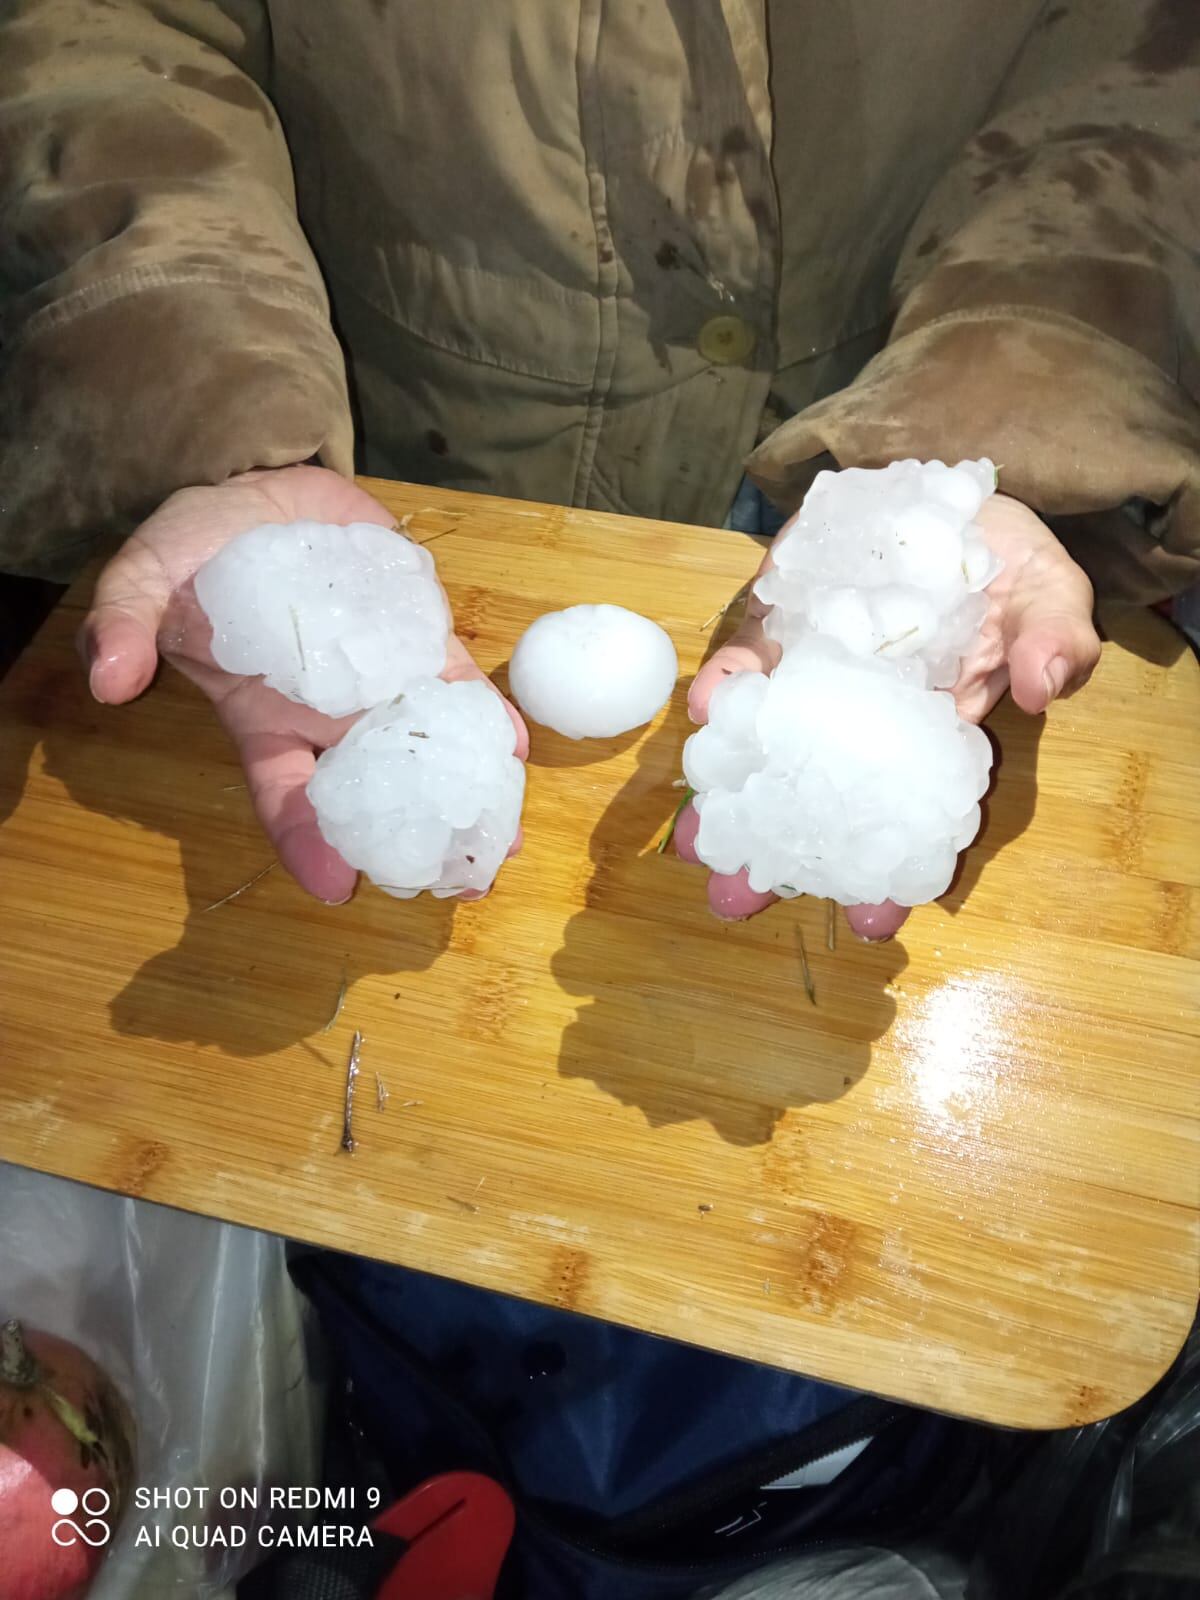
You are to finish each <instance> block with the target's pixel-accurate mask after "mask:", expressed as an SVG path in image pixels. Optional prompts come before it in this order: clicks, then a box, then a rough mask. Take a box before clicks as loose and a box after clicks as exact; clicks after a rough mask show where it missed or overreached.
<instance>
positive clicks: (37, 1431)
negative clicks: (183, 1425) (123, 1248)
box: [0, 1321, 133, 1600]
mask: <svg viewBox="0 0 1200 1600" xmlns="http://www.w3.org/2000/svg"><path fill="white" fill-rule="evenodd" d="M132 1476H133V1419H132V1418H131V1416H130V1414H129V1410H128V1408H127V1407H126V1405H125V1402H124V1400H122V1398H121V1396H120V1394H119V1393H118V1391H117V1389H116V1386H115V1385H114V1384H113V1383H112V1382H111V1380H110V1379H109V1378H108V1377H107V1376H106V1375H105V1374H104V1372H102V1371H101V1369H100V1368H99V1367H98V1366H97V1365H96V1363H95V1362H94V1361H93V1360H92V1359H91V1357H90V1356H86V1355H84V1353H83V1351H82V1350H80V1349H79V1348H78V1347H77V1346H76V1345H73V1344H69V1343H68V1342H67V1341H66V1340H65V1339H56V1338H55V1337H54V1336H53V1334H49V1333H40V1332H38V1331H37V1330H35V1329H23V1328H22V1327H21V1324H20V1323H19V1322H15V1321H14V1322H6V1323H4V1324H3V1326H2V1327H0V1600H80V1597H81V1596H82V1595H85V1594H86V1593H87V1591H88V1589H89V1587H90V1586H91V1582H92V1579H93V1577H94V1576H95V1574H96V1570H97V1568H98V1567H99V1566H100V1563H101V1562H102V1561H103V1559H104V1554H105V1550H106V1549H107V1547H108V1542H109V1539H110V1538H111V1536H112V1532H113V1529H114V1528H115V1527H116V1524H117V1519H118V1517H119V1516H120V1514H121V1508H122V1506H123V1504H124V1502H125V1498H126V1496H127V1495H128V1493H129V1487H130V1482H131V1479H132ZM72 1524H73V1525H74V1526H73V1527H72V1526H71V1525H72Z"/></svg>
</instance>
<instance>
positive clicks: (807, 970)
mask: <svg viewBox="0 0 1200 1600" xmlns="http://www.w3.org/2000/svg"><path fill="white" fill-rule="evenodd" d="M796 944H797V946H798V947H799V950H800V974H801V976H802V977H803V979H804V992H805V994H806V995H807V996H808V998H809V1002H810V1004H812V1005H814V1006H815V1005H816V1003H817V986H816V984H815V983H814V982H813V975H812V968H811V967H810V966H809V964H808V951H807V950H806V949H805V947H804V929H803V928H802V927H801V926H800V924H799V923H797V924H796Z"/></svg>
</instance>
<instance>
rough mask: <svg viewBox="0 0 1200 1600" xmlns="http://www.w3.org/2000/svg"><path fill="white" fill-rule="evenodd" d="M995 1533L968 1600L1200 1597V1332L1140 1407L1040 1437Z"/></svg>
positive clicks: (1003, 1501) (1004, 1499) (998, 1505)
mask: <svg viewBox="0 0 1200 1600" xmlns="http://www.w3.org/2000/svg"><path fill="white" fill-rule="evenodd" d="M987 1527H988V1535H987V1538H986V1539H985V1540H984V1542H983V1544H982V1547H981V1549H980V1551H979V1553H978V1555H977V1557H976V1560H975V1562H974V1563H973V1565H972V1569H971V1580H970V1583H969V1585H968V1588H967V1595H968V1600H1012V1597H1013V1596H1014V1595H1020V1596H1022V1597H1023V1600H1049V1597H1054V1600H1165V1597H1166V1596H1168V1595H1169V1596H1172V1597H1173V1596H1175V1595H1179V1596H1183V1595H1185V1594H1187V1595H1195V1594H1200V1322H1198V1323H1197V1324H1195V1325H1194V1326H1193V1328H1192V1332H1191V1335H1190V1337H1189V1338H1188V1340H1187V1343H1186V1344H1185V1345H1184V1347H1183V1350H1182V1351H1181V1352H1180V1354H1179V1356H1178V1357H1177V1358H1176V1360H1175V1362H1174V1364H1173V1365H1172V1367H1171V1369H1170V1371H1169V1372H1168V1373H1167V1374H1166V1375H1165V1377H1163V1378H1162V1379H1161V1380H1160V1381H1159V1383H1158V1384H1156V1385H1155V1387H1154V1388H1153V1389H1152V1390H1151V1391H1150V1393H1149V1394H1148V1395H1146V1396H1145V1398H1144V1399H1142V1400H1139V1401H1138V1402H1137V1404H1136V1405H1133V1406H1131V1407H1130V1408H1129V1409H1128V1410H1127V1411H1122V1412H1120V1413H1119V1414H1118V1415H1117V1416H1115V1417H1109V1418H1108V1419H1107V1420H1106V1421H1104V1422H1095V1423H1092V1424H1091V1425H1090V1426H1089V1427H1086V1428H1068V1429H1064V1430H1062V1431H1060V1432H1055V1433H1048V1434H1043V1435H1039V1436H1037V1437H1036V1438H1035V1440H1034V1441H1033V1443H1032V1444H1031V1445H1030V1447H1029V1450H1028V1452H1027V1454H1026V1455H1025V1457H1024V1459H1023V1462H1022V1465H1021V1467H1020V1469H1019V1470H1018V1471H1017V1472H1016V1474H1015V1475H1014V1476H1013V1478H1012V1479H1011V1481H1010V1482H1009V1483H1008V1485H1007V1486H1006V1488H1005V1489H1004V1491H1003V1493H1002V1494H1001V1495H1000V1496H999V1497H998V1499H997V1501H996V1502H995V1504H994V1506H993V1507H992V1509H991V1511H990V1512H989V1515H988V1520H987Z"/></svg>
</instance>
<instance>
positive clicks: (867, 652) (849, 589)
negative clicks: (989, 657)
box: [755, 460, 1001, 689]
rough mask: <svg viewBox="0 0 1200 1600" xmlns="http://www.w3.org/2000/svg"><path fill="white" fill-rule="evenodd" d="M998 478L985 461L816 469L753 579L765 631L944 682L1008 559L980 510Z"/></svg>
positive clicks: (939, 685) (940, 685) (934, 684)
mask: <svg viewBox="0 0 1200 1600" xmlns="http://www.w3.org/2000/svg"><path fill="white" fill-rule="evenodd" d="M995 484H996V469H995V468H994V467H993V465H992V463H991V462H990V461H986V460H983V461H960V462H959V464H958V465H957V466H956V467H948V466H945V465H944V464H943V463H942V462H940V461H925V462H921V461H894V462H892V463H891V465H890V466H887V467H883V468H881V469H879V470H866V469H860V468H856V467H850V468H847V469H846V470H844V471H841V472H820V473H818V474H817V476H816V478H815V479H814V480H813V484H812V487H811V489H810V490H809V491H808V494H807V496H806V497H805V500H804V504H803V505H802V506H801V508H800V510H799V512H798V513H797V515H796V516H795V517H794V518H793V520H792V521H791V522H790V523H789V524H788V526H787V527H786V528H785V529H784V531H783V532H782V533H781V534H780V535H779V537H778V538H777V539H776V541H775V545H774V549H773V557H774V562H775V566H774V570H772V571H769V572H767V573H764V575H763V576H762V577H761V578H760V579H759V580H758V583H757V584H756V586H755V593H756V594H757V595H758V597H759V599H760V600H763V601H765V602H766V603H767V604H769V605H771V606H772V607H774V610H773V611H772V612H771V613H770V614H769V615H768V617H767V619H766V624H765V625H766V630H767V633H768V634H769V635H770V637H771V638H773V639H776V640H778V642H779V643H780V644H782V645H783V646H784V647H785V648H786V647H787V646H788V645H790V644H793V643H795V642H796V641H798V640H801V639H804V638H806V637H808V636H810V635H811V634H813V633H819V634H822V635H824V636H825V637H827V638H831V639H836V640H838V641H839V643H841V644H843V645H844V646H845V647H846V649H847V650H848V651H850V652H851V654H853V655H856V656H878V657H879V658H881V659H885V660H888V661H892V662H897V663H903V664H904V670H905V671H906V672H907V674H908V675H909V676H910V677H911V678H912V680H913V681H921V682H924V683H925V684H926V685H927V686H928V687H929V688H933V689H945V688H949V687H950V686H951V685H952V684H953V683H954V681H955V679H956V678H957V677H958V672H959V665H960V662H961V660H962V657H963V656H964V655H965V654H966V652H967V651H968V650H969V649H970V648H971V646H972V644H973V643H974V641H975V639H976V637H977V635H978V633H979V629H980V626H981V625H982V623H983V620H984V617H985V616H986V614H987V609H988V600H987V596H986V595H985V594H984V592H983V591H984V590H985V589H986V587H987V585H988V584H989V583H991V581H992V579H993V578H995V576H996V575H997V573H998V572H999V571H1000V568H1001V562H1000V561H999V560H998V558H997V557H996V556H994V555H993V554H992V552H991V551H990V550H989V549H988V547H987V545H986V544H985V543H984V541H983V537H982V534H981V533H980V531H979V529H978V527H977V526H976V525H975V520H974V519H975V517H976V516H977V515H978V513H979V509H980V507H981V506H982V505H983V503H984V501H985V500H987V499H988V498H989V497H990V495H991V494H992V493H993V491H994V489H995Z"/></svg>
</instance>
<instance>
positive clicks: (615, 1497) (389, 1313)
mask: <svg viewBox="0 0 1200 1600" xmlns="http://www.w3.org/2000/svg"><path fill="white" fill-rule="evenodd" d="M338 1281H339V1282H340V1284H341V1286H342V1289H343V1291H344V1292H345V1293H346V1294H347V1295H349V1296H350V1297H351V1298H352V1299H353V1300H354V1301H356V1302H357V1303H358V1304H359V1305H360V1306H362V1307H363V1309H364V1310H365V1311H366V1312H367V1313H368V1314H369V1315H370V1316H371V1317H372V1318H373V1319H374V1320H375V1321H376V1322H377V1323H378V1324H379V1325H380V1326H381V1327H383V1328H386V1329H388V1330H389V1331H390V1332H391V1333H393V1334H394V1335H395V1336H397V1337H398V1338H400V1339H402V1340H403V1341H404V1343H405V1344H407V1345H409V1346H410V1347H411V1348H413V1349H415V1350H417V1351H418V1352H419V1353H420V1354H421V1355H422V1356H423V1357H424V1358H425V1360H426V1361H427V1362H429V1364H430V1366H431V1367H432V1368H433V1369H434V1371H435V1372H437V1373H438V1375H439V1376H440V1377H441V1378H442V1379H443V1380H445V1381H447V1382H448V1383H449V1384H450V1386H451V1387H452V1388H453V1389H454V1390H455V1391H456V1392H457V1394H458V1395H459V1396H460V1397H461V1398H462V1399H463V1400H464V1401H465V1403H466V1404H467V1405H468V1406H469V1407H470V1409H471V1410H472V1411H473V1412H474V1414H475V1415H476V1416H477V1417H478V1418H479V1419H480V1420H481V1421H482V1422H483V1423H484V1424H485V1425H486V1426H487V1427H488V1428H489V1429H490V1431H491V1432H492V1434H493V1436H494V1437H495V1438H497V1439H498V1440H499V1441H500V1443H501V1445H502V1447H503V1449H504V1451H505V1453H506V1455H507V1456H508V1459H509V1461H510V1462H511V1465H512V1470H513V1473H514V1475H515V1477H516V1478H517V1480H518V1481H519V1482H520V1484H521V1487H522V1489H523V1491H524V1492H525V1493H526V1494H528V1495H531V1496H533V1497H534V1498H537V1499H547V1500H553V1501H555V1502H557V1503H558V1504H560V1505H567V1506H570V1507H572V1508H574V1509H576V1510H579V1511H585V1512H594V1513H596V1514H598V1515H602V1516H604V1517H608V1518H613V1517H619V1516H621V1515H622V1514H623V1513H625V1512H627V1511H632V1510H635V1509H637V1508H638V1507H640V1506H643V1505H645V1504H646V1503H647V1502H648V1501H650V1500H655V1499H657V1498H659V1496H661V1495H663V1494H665V1493H667V1492H668V1491H669V1490H672V1489H675V1488H678V1487H680V1486H681V1485H683V1484H685V1483H688V1482H690V1481H693V1480H695V1479H697V1478H701V1477H703V1476H704V1475H705V1474H706V1473H708V1472H711V1471H713V1470H715V1469H716V1468H719V1467H722V1466H725V1465H727V1464H729V1463H731V1462H736V1461H738V1460H739V1459H741V1458H742V1457H744V1456H745V1455H746V1454H747V1453H748V1452H749V1451H750V1450H751V1449H753V1448H757V1447H759V1446H761V1445H765V1444H767V1443H769V1442H770V1441H772V1440H775V1439H786V1438H788V1437H790V1436H791V1435H793V1434H796V1433H798V1432H799V1431H800V1430H801V1429H803V1428H805V1427H807V1426H808V1425H809V1424H810V1423H812V1422H814V1421H816V1419H817V1418H818V1417H822V1416H825V1415H828V1414H829V1413H830V1412H833V1411H836V1410H838V1409H840V1408H841V1407H842V1406H844V1405H846V1404H847V1403H848V1401H850V1400H851V1399H853V1398H854V1396H853V1395H852V1394H850V1393H849V1392H848V1391H846V1390H844V1389H835V1388H833V1387H831V1386H829V1385H827V1384H822V1383H814V1382H811V1381H810V1380H808V1379H805V1378H798V1377H795V1376H792V1375H790V1374H788V1373H782V1372H777V1371H774V1370H772V1369H769V1368H765V1367H758V1366H753V1365H751V1364H750V1363H748V1362H742V1361H734V1360H731V1359H729V1358H727V1357H724V1356H718V1355H714V1354H712V1353H711V1352H709V1351H705V1350H696V1349H692V1348H690V1347H689V1346H686V1345H679V1344H674V1343H672V1342H670V1341H668V1340H665V1339H654V1338H651V1337H650V1336H648V1335H646V1334H640V1333H633V1332H631V1331H630V1330H629V1329H627V1328H618V1327H614V1326H613V1325H612V1324H610V1323H605V1322H597V1321H593V1320H592V1319H590V1318H588V1317H580V1316H576V1315H574V1314H572V1313H570V1312H566V1311H553V1310H549V1309H547V1308H545V1307H542V1306H534V1305H529V1304H526V1303H525V1302H524V1301H521V1300H513V1299H509V1298H508V1297H506V1296H504V1295H497V1294H489V1293H488V1292H487V1291H486V1290H482V1289H474V1288H471V1287H470V1286H468V1285H466V1284H460V1283H453V1282H450V1281H448V1280H445V1279H441V1278H433V1277H429V1276H427V1275H425V1274H422V1273H416V1272H407V1271H405V1270H403V1269H401V1268H398V1267H388V1266H382V1265H379V1264H378V1263H375V1262H370V1261H360V1260H356V1259H352V1258H345V1259H344V1260H340V1261H339V1262H338ZM380 1386H381V1387H386V1379H384V1381H383V1383H381V1385H380ZM414 1466H415V1468H416V1470H418V1471H419V1470H420V1461H419V1460H414ZM423 1475H427V1474H423Z"/></svg>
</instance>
